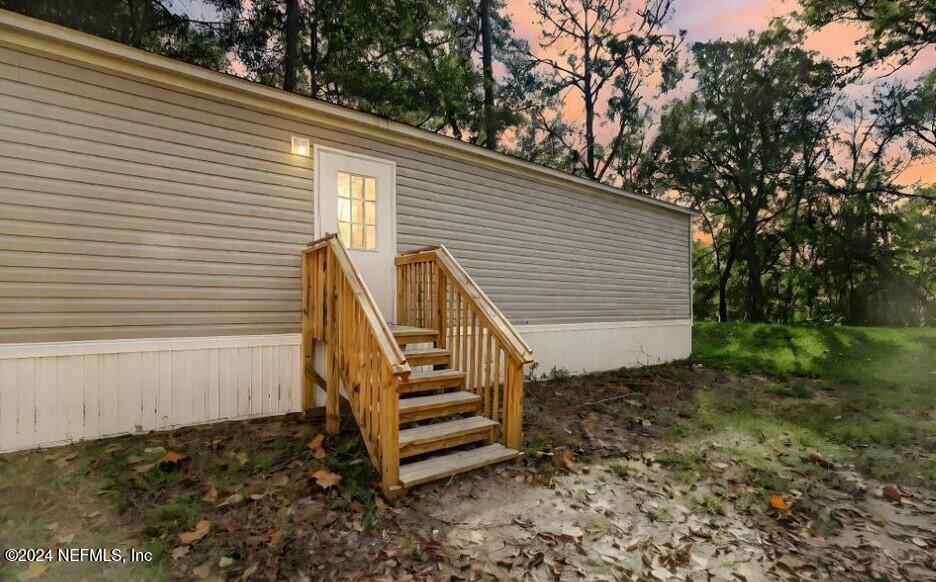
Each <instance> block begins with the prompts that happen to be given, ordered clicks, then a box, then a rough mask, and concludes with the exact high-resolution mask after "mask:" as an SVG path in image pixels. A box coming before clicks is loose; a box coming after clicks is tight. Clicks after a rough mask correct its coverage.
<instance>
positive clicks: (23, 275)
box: [0, 267, 299, 289]
mask: <svg viewBox="0 0 936 582" xmlns="http://www.w3.org/2000/svg"><path fill="white" fill-rule="evenodd" d="M0 281H6V282H11V283H12V282H21V283H27V282H34V283H83V284H98V285H155V286H163V285H168V286H179V287H229V288H245V287H246V288H252V287H253V288H258V289H295V288H296V287H297V286H298V284H299V277H298V273H297V276H296V277H294V278H292V279H286V278H282V277H263V278H261V277H224V276H221V275H198V274H189V275H183V274H175V273H173V274H167V273H135V272H120V271H110V270H97V271H92V270H85V269H42V268H35V267H0Z"/></svg>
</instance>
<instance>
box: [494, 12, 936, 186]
mask: <svg viewBox="0 0 936 582" xmlns="http://www.w3.org/2000/svg"><path fill="white" fill-rule="evenodd" d="M798 7H799V4H798V3H797V2H795V1H785V0H718V1H712V0H676V1H675V14H674V17H673V20H672V22H671V24H670V26H671V28H672V29H673V30H678V29H684V30H686V33H687V37H686V40H687V42H686V46H687V48H688V46H690V45H691V44H692V43H693V42H700V41H707V40H714V39H717V38H726V39H727V38H733V37H737V36H743V35H745V34H747V33H748V31H751V30H754V31H760V30H763V29H764V28H766V27H767V25H768V24H769V23H770V20H771V19H772V18H774V17H777V16H785V15H788V14H790V13H791V12H793V11H795V10H797V9H798ZM507 9H508V11H509V13H510V14H511V16H512V19H513V23H514V28H515V30H516V31H517V33H518V34H519V35H520V36H522V37H524V38H526V39H527V41H529V42H530V45H531V47H533V48H534V50H535V49H536V47H537V39H538V34H539V25H538V23H537V19H536V16H535V14H534V12H533V10H532V8H531V6H530V2H529V0H507ZM862 35H863V31H862V29H861V28H859V27H855V26H843V25H836V26H830V27H828V28H827V29H825V30H823V31H822V32H821V33H816V34H813V35H811V36H810V37H809V38H808V39H807V42H806V46H807V48H809V49H812V50H816V51H818V52H820V53H821V54H823V55H825V56H827V57H829V58H832V59H835V60H836V61H839V62H844V61H845V60H846V59H849V58H850V57H852V56H853V55H854V54H855V52H856V47H855V41H856V40H858V39H859V38H860V37H861V36H862ZM933 67H936V48H933V49H930V50H929V51H926V52H924V53H921V54H920V55H919V56H918V57H917V59H916V60H915V61H914V62H913V63H912V64H910V65H908V66H905V67H903V68H902V69H900V70H899V71H898V72H897V73H895V74H893V75H890V76H888V77H887V79H888V80H898V79H899V80H903V81H912V80H914V79H917V78H918V77H920V76H921V75H923V74H924V73H925V72H926V71H928V70H930V69H932V68H933ZM880 74H881V72H876V73H875V74H874V75H869V79H874V78H876V77H878V76H880ZM872 82H873V81H870V80H869V81H868V82H866V83H865V84H863V85H859V86H854V87H850V88H849V89H848V91H849V94H850V95H852V96H853V97H855V98H861V97H863V96H867V95H868V94H869V93H870V90H871V86H872ZM878 82H880V81H878ZM690 89H691V81H687V82H684V83H683V85H682V86H681V87H680V88H678V89H677V91H676V93H677V94H678V93H685V92H688V91H689V90H690ZM581 111H582V108H581V104H580V103H573V102H570V103H567V106H566V108H565V114H566V116H567V117H569V118H571V119H576V118H581V115H582V114H581ZM917 180H922V181H924V182H933V181H934V180H936V158H930V159H927V160H921V161H919V162H918V163H916V164H914V165H913V166H911V167H910V168H909V169H908V170H907V171H906V172H904V174H902V175H901V181H902V182H905V183H908V184H909V183H913V182H915V181H917Z"/></svg>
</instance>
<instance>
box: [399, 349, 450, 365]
mask: <svg viewBox="0 0 936 582" xmlns="http://www.w3.org/2000/svg"><path fill="white" fill-rule="evenodd" d="M403 355H404V356H406V361H407V362H409V365H410V366H435V365H443V366H447V365H448V364H449V361H450V359H451V357H452V350H444V349H442V348H426V349H421V350H405V351H404V352H403Z"/></svg>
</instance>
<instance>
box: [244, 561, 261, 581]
mask: <svg viewBox="0 0 936 582" xmlns="http://www.w3.org/2000/svg"><path fill="white" fill-rule="evenodd" d="M259 569H260V564H251V565H249V566H247V569H246V570H244V573H243V574H242V575H241V580H250V578H251V577H252V576H253V575H254V574H256V573H257V570H259Z"/></svg>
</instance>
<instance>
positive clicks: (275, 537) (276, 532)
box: [266, 528, 283, 544]
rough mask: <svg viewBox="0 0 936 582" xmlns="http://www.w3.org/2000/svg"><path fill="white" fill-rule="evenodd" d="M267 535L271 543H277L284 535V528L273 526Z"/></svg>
mask: <svg viewBox="0 0 936 582" xmlns="http://www.w3.org/2000/svg"><path fill="white" fill-rule="evenodd" d="M266 535H267V541H269V542H270V544H275V543H276V542H278V541H279V539H280V538H281V537H283V530H281V529H277V528H273V529H271V530H270V531H268V532H267V534H266Z"/></svg>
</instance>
